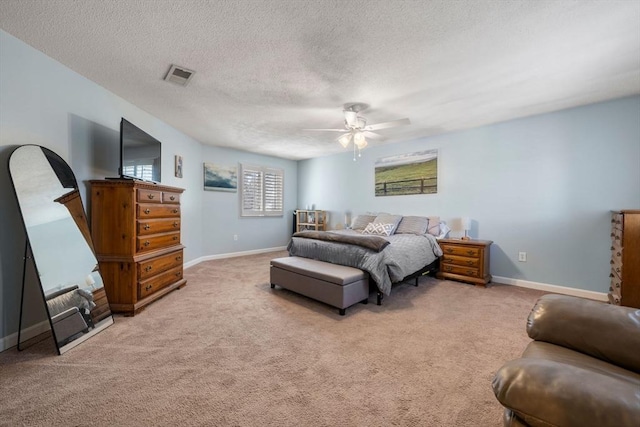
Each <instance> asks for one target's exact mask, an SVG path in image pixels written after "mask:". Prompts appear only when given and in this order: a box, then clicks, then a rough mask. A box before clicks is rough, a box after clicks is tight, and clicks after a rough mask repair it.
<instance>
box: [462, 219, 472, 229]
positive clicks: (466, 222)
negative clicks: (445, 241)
mask: <svg viewBox="0 0 640 427" xmlns="http://www.w3.org/2000/svg"><path fill="white" fill-rule="evenodd" d="M460 222H461V223H462V229H463V230H466V231H468V230H471V218H469V217H468V216H465V217H462V218H460Z"/></svg>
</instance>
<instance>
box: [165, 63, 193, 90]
mask: <svg viewBox="0 0 640 427" xmlns="http://www.w3.org/2000/svg"><path fill="white" fill-rule="evenodd" d="M195 73H196V72H195V71H193V70H189V69H187V68H184V67H180V66H178V65H175V64H174V65H171V68H169V72H168V73H167V76H166V77H165V78H164V79H165V80H166V81H168V82H172V83H175V84H179V85H180V86H186V85H187V84H188V83H189V81H190V80H191V78H192V77H193V75H194V74H195Z"/></svg>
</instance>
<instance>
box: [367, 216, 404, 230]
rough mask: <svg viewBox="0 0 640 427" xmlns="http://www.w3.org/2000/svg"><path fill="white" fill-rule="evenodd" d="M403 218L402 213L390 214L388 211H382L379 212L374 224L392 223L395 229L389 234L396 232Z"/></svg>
mask: <svg viewBox="0 0 640 427" xmlns="http://www.w3.org/2000/svg"><path fill="white" fill-rule="evenodd" d="M401 220H402V215H390V214H387V213H380V214H378V216H377V217H376V219H375V220H374V221H373V222H374V224H392V225H393V229H392V230H391V233H390V234H389V235H391V234H393V233H395V232H396V228H398V224H400V221H401Z"/></svg>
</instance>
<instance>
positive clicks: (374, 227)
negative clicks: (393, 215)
mask: <svg viewBox="0 0 640 427" xmlns="http://www.w3.org/2000/svg"><path fill="white" fill-rule="evenodd" d="M394 228H395V224H382V223H380V222H370V223H369V224H367V226H366V228H365V229H364V231H363V232H362V234H377V235H380V236H391V233H393V229H394Z"/></svg>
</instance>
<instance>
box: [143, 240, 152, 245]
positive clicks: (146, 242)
mask: <svg viewBox="0 0 640 427" xmlns="http://www.w3.org/2000/svg"><path fill="white" fill-rule="evenodd" d="M150 244H151V243H149V241H148V240H147V241H145V242H144V243H143V245H144V246H149V245H150Z"/></svg>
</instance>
